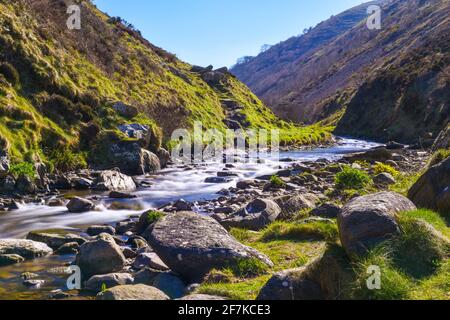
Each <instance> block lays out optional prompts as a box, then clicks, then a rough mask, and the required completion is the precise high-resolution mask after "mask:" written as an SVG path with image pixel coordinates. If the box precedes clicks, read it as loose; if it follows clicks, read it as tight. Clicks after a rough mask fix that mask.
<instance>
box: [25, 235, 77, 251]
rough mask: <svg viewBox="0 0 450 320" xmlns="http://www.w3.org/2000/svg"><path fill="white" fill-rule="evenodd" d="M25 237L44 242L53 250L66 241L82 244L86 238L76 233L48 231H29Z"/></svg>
mask: <svg viewBox="0 0 450 320" xmlns="http://www.w3.org/2000/svg"><path fill="white" fill-rule="evenodd" d="M27 239H28V240H33V241H37V242H42V243H45V244H46V245H48V246H49V247H50V248H52V249H53V250H57V249H59V248H60V247H61V246H63V245H65V244H67V243H72V242H76V243H78V244H79V245H82V244H83V243H85V242H86V239H84V238H83V237H81V236H78V235H76V234H66V235H60V234H49V233H42V232H30V233H28V235H27Z"/></svg>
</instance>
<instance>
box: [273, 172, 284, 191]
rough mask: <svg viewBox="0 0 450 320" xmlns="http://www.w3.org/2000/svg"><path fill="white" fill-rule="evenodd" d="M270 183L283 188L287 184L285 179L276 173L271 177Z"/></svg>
mask: <svg viewBox="0 0 450 320" xmlns="http://www.w3.org/2000/svg"><path fill="white" fill-rule="evenodd" d="M270 183H271V184H272V187H274V188H283V187H284V186H285V185H286V183H285V182H284V181H283V180H281V178H280V177H279V176H276V175H274V176H272V177H271V178H270Z"/></svg>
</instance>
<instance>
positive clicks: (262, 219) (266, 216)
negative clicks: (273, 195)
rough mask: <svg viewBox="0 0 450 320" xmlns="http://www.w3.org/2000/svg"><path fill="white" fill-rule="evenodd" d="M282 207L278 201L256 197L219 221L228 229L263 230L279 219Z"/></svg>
mask: <svg viewBox="0 0 450 320" xmlns="http://www.w3.org/2000/svg"><path fill="white" fill-rule="evenodd" d="M280 213H281V209H280V207H279V206H278V204H276V202H274V201H272V200H268V199H256V200H254V201H252V202H250V203H249V204H248V205H247V206H246V207H245V208H242V209H241V210H240V211H238V212H237V213H235V214H232V215H230V216H226V217H224V218H223V219H220V216H218V217H219V219H218V221H219V222H220V224H221V225H222V226H224V227H225V228H227V229H230V228H243V229H250V230H256V231H258V230H261V229H263V228H264V227H266V226H267V225H269V224H270V223H272V222H274V221H276V220H277V218H278V216H279V214H280Z"/></svg>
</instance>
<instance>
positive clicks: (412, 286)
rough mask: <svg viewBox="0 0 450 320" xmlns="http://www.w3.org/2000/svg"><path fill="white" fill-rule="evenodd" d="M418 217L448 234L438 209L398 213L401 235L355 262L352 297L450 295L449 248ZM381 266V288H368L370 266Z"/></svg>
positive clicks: (391, 297)
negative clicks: (434, 210)
mask: <svg viewBox="0 0 450 320" xmlns="http://www.w3.org/2000/svg"><path fill="white" fill-rule="evenodd" d="M419 220H422V221H426V222H428V223H430V224H431V225H433V226H434V227H435V228H436V229H437V230H439V231H442V232H443V233H444V234H448V232H449V231H450V228H448V227H447V225H446V224H445V222H444V221H443V220H442V218H440V217H439V215H438V214H437V213H434V212H432V211H429V210H416V211H410V212H404V213H401V214H400V215H399V217H398V221H399V224H400V227H401V229H402V235H401V236H398V237H396V238H394V239H392V240H391V241H388V242H385V243H384V244H382V245H380V246H379V247H377V248H375V249H373V250H372V251H371V252H370V253H369V254H368V255H367V256H366V257H363V258H361V259H360V260H359V261H356V262H354V264H353V265H354V272H355V275H356V281H355V282H354V283H353V285H352V287H353V288H352V293H351V295H352V298H355V299H378V300H408V299H439V300H448V299H449V288H450V276H449V275H450V260H449V257H450V251H449V249H450V248H449V247H448V246H447V247H446V246H445V245H444V244H443V242H442V241H440V240H438V239H437V238H436V237H434V236H432V235H431V233H430V231H429V229H428V228H426V227H424V225H423V224H421V223H420V222H418V221H419ZM370 266H378V267H380V270H381V289H379V290H369V289H367V285H366V281H367V279H368V274H367V269H368V268H369V267H370Z"/></svg>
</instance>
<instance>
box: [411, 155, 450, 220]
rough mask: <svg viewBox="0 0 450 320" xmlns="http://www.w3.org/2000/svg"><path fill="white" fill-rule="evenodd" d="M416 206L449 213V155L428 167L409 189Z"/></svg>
mask: <svg viewBox="0 0 450 320" xmlns="http://www.w3.org/2000/svg"><path fill="white" fill-rule="evenodd" d="M408 198H409V199H411V200H412V202H414V204H415V205H416V206H417V207H420V208H428V209H432V210H437V211H439V212H441V213H445V214H449V213H450V157H449V158H447V159H446V160H444V161H443V162H441V163H439V164H437V165H435V166H434V167H432V168H430V169H429V170H428V171H427V172H426V173H425V174H424V175H423V176H422V177H420V179H419V180H418V181H417V182H416V184H415V185H414V186H413V187H412V188H411V190H409V193H408Z"/></svg>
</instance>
